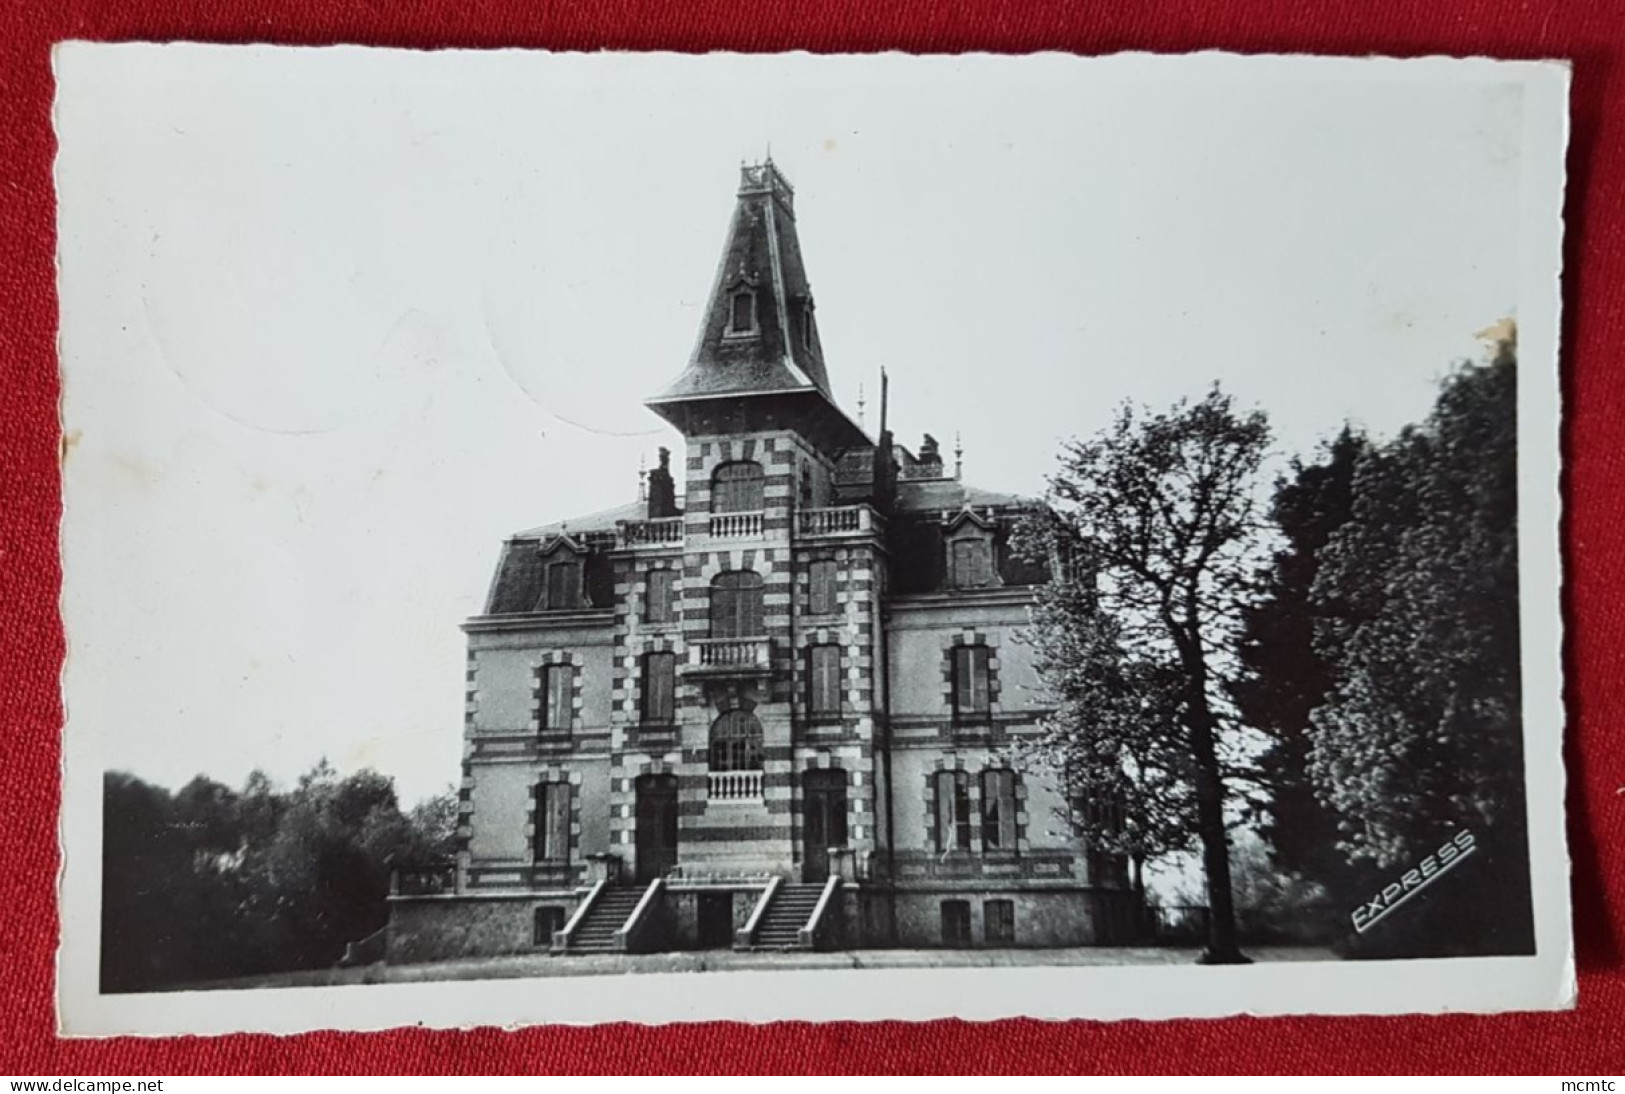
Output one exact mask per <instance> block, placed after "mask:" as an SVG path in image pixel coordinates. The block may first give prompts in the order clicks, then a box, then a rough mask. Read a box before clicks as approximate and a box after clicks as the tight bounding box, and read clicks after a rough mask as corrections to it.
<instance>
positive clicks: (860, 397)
mask: <svg viewBox="0 0 1625 1094" xmlns="http://www.w3.org/2000/svg"><path fill="white" fill-rule="evenodd" d="M866 405H867V404H866V403H865V402H864V401H863V381H862V380H859V381H858V426H859V427H860V428H866V425H865V422H864V420H863V408H864V407H865V406H866Z"/></svg>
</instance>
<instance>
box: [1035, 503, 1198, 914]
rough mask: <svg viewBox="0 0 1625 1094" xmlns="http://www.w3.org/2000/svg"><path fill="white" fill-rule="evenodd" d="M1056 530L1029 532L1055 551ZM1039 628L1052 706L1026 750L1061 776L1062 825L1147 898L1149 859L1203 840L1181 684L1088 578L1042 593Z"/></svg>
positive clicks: (1038, 650)
mask: <svg viewBox="0 0 1625 1094" xmlns="http://www.w3.org/2000/svg"><path fill="white" fill-rule="evenodd" d="M1057 531H1058V530H1057V529H1054V528H1052V527H1047V526H1045V525H1044V524H1042V523H1039V524H1035V525H1033V526H1030V527H1029V529H1028V530H1027V531H1026V533H1025V535H1026V537H1028V538H1029V541H1030V542H1037V543H1041V544H1043V545H1045V547H1046V548H1048V547H1050V546H1054V545H1056V544H1057V541H1058V539H1059V538H1061V537H1058V536H1057V535H1055V534H1054V533H1055V532H1057ZM1033 622H1034V626H1033V627H1032V628H1031V629H1030V631H1029V632H1028V634H1027V636H1026V637H1027V642H1028V644H1029V645H1030V646H1031V647H1032V649H1033V663H1034V667H1035V668H1036V669H1037V670H1038V673H1039V675H1040V676H1041V677H1042V678H1043V679H1044V680H1045V681H1046V682H1047V683H1048V690H1049V693H1050V695H1049V697H1050V699H1051V701H1052V702H1053V704H1054V705H1053V708H1052V710H1051V712H1050V714H1049V715H1047V716H1046V717H1045V718H1044V720H1043V722H1042V723H1041V724H1040V733H1039V735H1038V736H1037V738H1036V739H1032V740H1026V739H1024V741H1023V744H1022V751H1023V752H1024V753H1025V755H1026V756H1027V757H1028V758H1029V759H1033V760H1036V761H1037V762H1038V764H1039V765H1040V766H1041V767H1043V768H1045V769H1047V770H1050V771H1053V772H1056V773H1058V774H1059V776H1060V781H1061V788H1062V790H1063V795H1062V796H1063V799H1064V804H1063V805H1062V806H1061V807H1060V808H1059V810H1058V811H1059V812H1060V814H1061V819H1062V820H1063V821H1065V822H1066V823H1067V824H1069V825H1070V827H1071V828H1072V831H1073V833H1074V834H1075V835H1076V836H1078V837H1079V838H1081V839H1082V840H1083V842H1084V843H1085V844H1086V845H1087V846H1088V847H1089V848H1090V849H1091V850H1095V851H1099V852H1103V853H1106V854H1114V855H1123V856H1125V857H1126V858H1127V859H1128V860H1129V861H1130V862H1131V863H1132V864H1133V867H1134V874H1133V877H1134V888H1135V891H1136V892H1137V893H1139V894H1140V895H1141V896H1142V897H1143V896H1144V883H1143V867H1144V865H1145V863H1146V862H1148V861H1152V860H1155V859H1157V858H1159V857H1161V856H1163V855H1166V854H1168V853H1170V852H1174V851H1184V850H1187V849H1189V847H1190V846H1191V844H1192V842H1193V841H1194V837H1195V830H1196V829H1195V816H1196V814H1195V807H1194V801H1193V795H1192V785H1191V782H1190V780H1189V779H1188V778H1187V777H1186V771H1187V770H1188V767H1189V764H1188V761H1187V759H1186V756H1187V755H1188V753H1187V751H1186V749H1185V747H1184V741H1185V734H1184V728H1183V726H1182V724H1181V722H1180V718H1179V681H1178V678H1177V676H1176V674H1173V673H1170V672H1169V671H1168V670H1167V668H1166V667H1165V666H1163V665H1159V664H1157V663H1154V662H1147V661H1143V660H1135V659H1134V658H1133V657H1132V655H1131V654H1130V653H1129V652H1128V650H1127V649H1125V647H1124V644H1123V637H1122V628H1121V627H1120V626H1119V624H1118V623H1117V622H1116V620H1114V619H1113V618H1112V617H1111V616H1109V615H1108V614H1106V613H1105V612H1104V611H1103V610H1101V607H1100V603H1099V598H1098V596H1097V595H1096V593H1095V590H1094V588H1093V587H1092V585H1091V584H1090V583H1089V582H1088V581H1083V580H1075V579H1072V580H1061V581H1054V582H1051V583H1049V584H1047V585H1045V586H1043V587H1041V588H1040V589H1039V592H1038V600H1037V603H1036V604H1035V606H1034V609H1033Z"/></svg>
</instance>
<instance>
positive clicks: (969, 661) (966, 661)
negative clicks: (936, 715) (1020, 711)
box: [954, 646, 991, 722]
mask: <svg viewBox="0 0 1625 1094" xmlns="http://www.w3.org/2000/svg"><path fill="white" fill-rule="evenodd" d="M990 709H991V705H990V702H989V695H988V651H987V647H986V646H956V647H954V716H955V718H956V719H958V720H959V721H962V722H963V721H972V720H975V719H979V718H985V717H986V716H987V714H988V712H989V710H990Z"/></svg>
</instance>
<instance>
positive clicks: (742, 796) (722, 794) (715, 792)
mask: <svg viewBox="0 0 1625 1094" xmlns="http://www.w3.org/2000/svg"><path fill="white" fill-rule="evenodd" d="M705 796H706V799H707V800H708V801H712V802H740V803H750V802H759V801H761V800H762V773H761V772H760V771H708V772H706V775H705Z"/></svg>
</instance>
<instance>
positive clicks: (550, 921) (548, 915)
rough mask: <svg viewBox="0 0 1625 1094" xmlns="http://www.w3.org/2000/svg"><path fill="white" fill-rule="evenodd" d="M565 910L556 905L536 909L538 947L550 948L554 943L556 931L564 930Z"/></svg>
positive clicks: (536, 939)
mask: <svg viewBox="0 0 1625 1094" xmlns="http://www.w3.org/2000/svg"><path fill="white" fill-rule="evenodd" d="M564 922H565V918H564V909H563V908H560V907H557V906H556V905H544V906H543V907H540V908H537V909H536V936H535V942H536V945H538V946H549V945H552V943H553V934H554V932H555V931H562V930H564Z"/></svg>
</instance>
